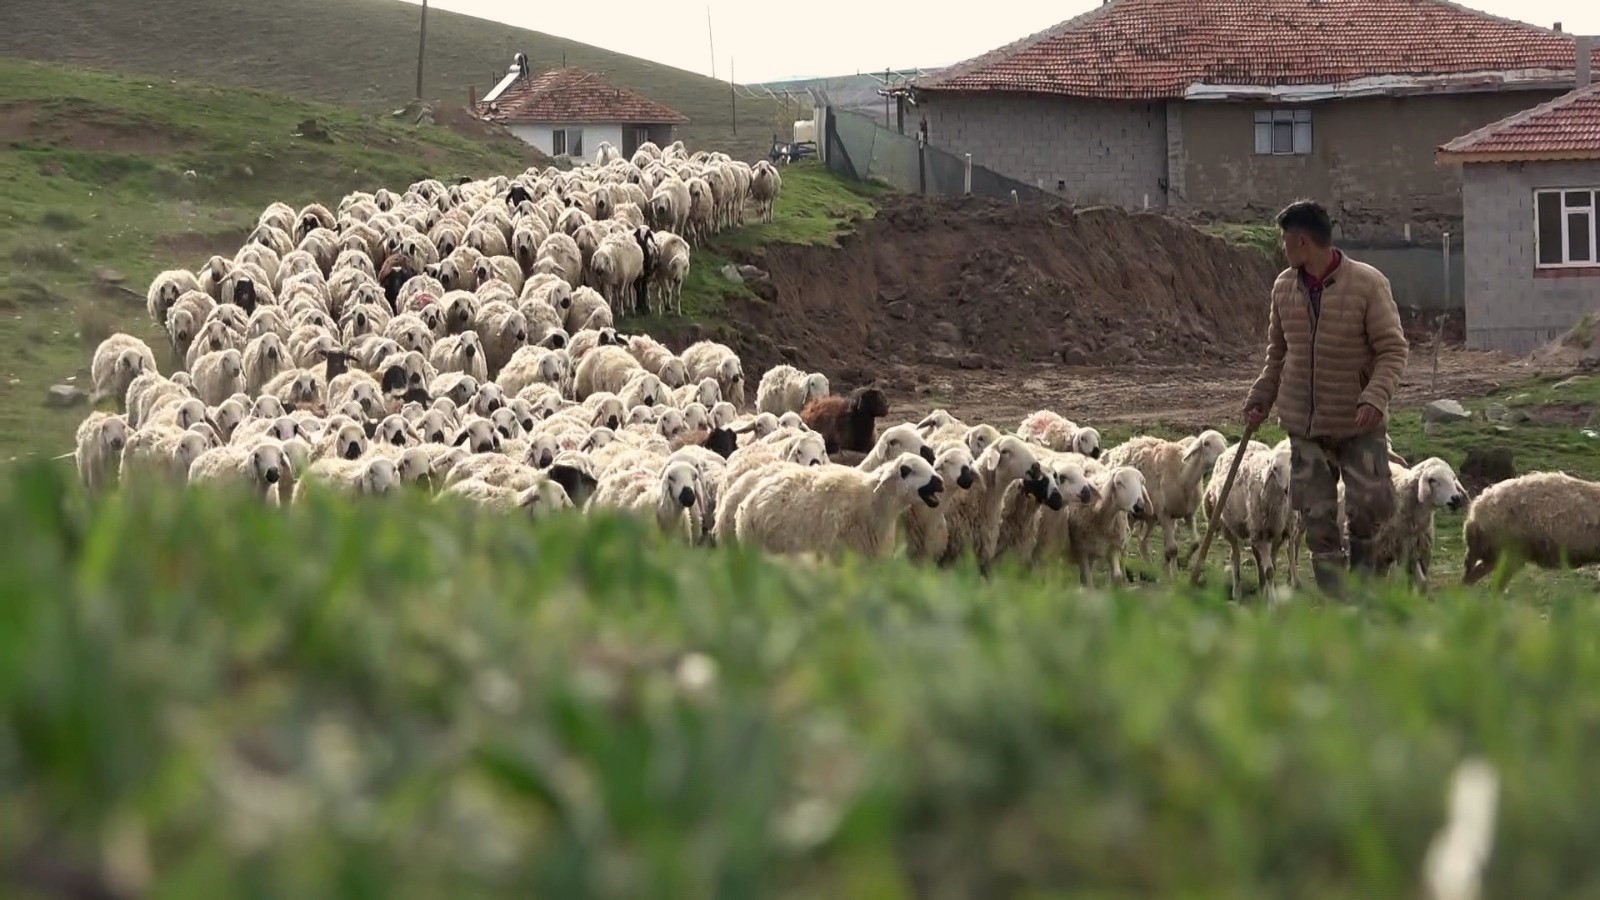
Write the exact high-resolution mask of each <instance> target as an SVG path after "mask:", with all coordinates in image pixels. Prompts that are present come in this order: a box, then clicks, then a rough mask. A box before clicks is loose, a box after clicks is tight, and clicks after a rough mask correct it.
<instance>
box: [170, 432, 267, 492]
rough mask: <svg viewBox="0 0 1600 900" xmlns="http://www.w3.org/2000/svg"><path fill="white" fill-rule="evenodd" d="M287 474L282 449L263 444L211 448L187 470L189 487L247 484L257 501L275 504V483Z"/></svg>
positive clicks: (265, 442) (198, 457)
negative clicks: (273, 502) (193, 485)
mask: <svg viewBox="0 0 1600 900" xmlns="http://www.w3.org/2000/svg"><path fill="white" fill-rule="evenodd" d="M288 471H289V463H288V460H287V458H286V457H285V455H284V450H283V445H282V444H280V443H278V442H277V441H273V440H263V441H260V442H258V443H256V444H254V445H252V446H248V447H241V446H234V445H229V446H224V447H213V448H211V449H210V450H207V451H206V452H204V453H202V454H200V455H199V456H197V457H195V460H194V463H193V464H191V465H190V466H189V483H190V484H241V485H243V484H248V485H250V486H251V487H252V488H253V489H254V491H255V495H256V497H257V498H259V499H261V500H263V501H269V502H270V501H273V500H279V501H280V502H281V498H280V496H279V494H278V492H277V486H278V483H279V482H280V481H281V480H283V479H284V478H285V476H286V475H287V473H288Z"/></svg>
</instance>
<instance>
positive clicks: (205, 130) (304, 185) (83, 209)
mask: <svg viewBox="0 0 1600 900" xmlns="http://www.w3.org/2000/svg"><path fill="white" fill-rule="evenodd" d="M312 118H314V119H316V120H317V121H318V122H320V123H322V125H323V126H324V127H325V128H326V129H327V130H328V131H329V132H330V134H331V136H332V142H331V143H323V142H321V141H317V140H310V139H305V138H301V137H297V136H296V134H295V131H296V128H297V126H298V125H299V124H300V123H301V122H302V121H304V120H306V119H312ZM525 153H526V149H525V148H524V147H523V145H522V144H520V142H517V141H515V140H512V141H506V142H492V143H485V142H474V141H471V140H468V139H466V138H464V137H461V136H458V135H456V134H454V133H452V132H450V131H448V130H446V129H443V128H438V127H431V126H413V125H403V124H399V123H397V122H395V121H394V120H392V119H388V118H386V117H372V116H365V115H362V114H359V113H355V112H350V111H346V110H341V109H337V108H335V107H331V106H324V105H321V104H314V103H307V102H304V101H300V100H294V99H290V98H287V97H283V96H279V95H274V94H267V93H261V92H257V91H250V90H240V89H233V88H229V89H220V88H213V87H209V86H204V85H197V84H192V83H186V82H170V81H164V80H151V79H144V78H124V77H121V76H113V75H105V74H100V73H92V72H87V71H82V70H72V69H64V68H60V67H56V66H50V65H42V64H38V63H31V62H26V61H22V60H16V59H4V60H0V376H3V377H0V462H4V461H7V460H9V459H11V458H13V457H28V456H32V455H40V454H43V455H55V454H57V453H61V452H64V451H66V450H70V449H71V435H72V433H73V430H74V429H75V428H76V426H77V422H78V421H79V420H81V419H82V417H83V410H82V409H81V408H80V409H69V410H60V411H58V410H48V409H43V408H41V405H40V404H41V401H42V400H43V399H44V396H45V391H46V389H47V388H48V387H49V386H50V385H51V384H53V383H56V382H61V381H64V380H67V379H70V378H75V379H76V383H77V384H79V385H81V386H83V387H84V388H85V389H86V390H87V389H88V387H89V384H88V378H87V367H88V362H89V356H90V354H91V353H92V352H93V350H94V347H95V345H96V344H98V342H99V341H100V340H102V339H104V338H105V337H106V336H107V335H108V334H111V333H112V332H115V331H127V332H129V333H131V334H134V335H137V336H139V337H140V338H142V339H144V340H145V341H146V342H148V343H149V344H150V345H151V347H152V348H153V349H155V350H156V352H157V359H158V362H159V363H160V364H161V365H162V367H163V371H166V370H168V368H169V367H170V366H171V365H172V362H173V361H172V360H171V359H170V358H169V357H168V347H169V345H168V342H167V340H166V338H165V336H164V334H163V333H162V332H161V331H160V330H159V329H158V328H157V327H156V326H155V324H154V323H153V322H151V321H150V320H149V317H148V315H147V314H146V312H145V309H144V293H145V289H146V287H147V286H148V285H149V283H150V279H151V278H153V277H154V276H155V275H156V273H157V272H159V271H161V270H163V269H167V268H179V267H187V268H191V269H192V268H196V267H198V266H200V265H201V264H202V263H204V262H205V260H206V258H207V257H209V256H210V255H211V254H212V253H222V254H224V255H227V256H232V255H233V253H234V252H235V251H236V250H237V249H238V247H239V245H240V244H241V243H242V242H243V240H244V237H245V236H246V234H247V233H248V230H249V228H250V227H251V226H252V225H253V223H254V221H255V219H256V217H257V216H258V215H259V214H260V212H261V210H262V209H263V208H265V207H266V206H267V205H268V204H269V203H271V202H272V201H273V200H283V201H284V202H287V203H290V204H292V205H300V204H304V203H307V202H310V201H312V200H321V201H324V202H336V201H337V200H338V198H339V197H341V196H343V195H344V194H345V193H347V192H349V191H351V190H356V189H368V190H371V189H375V188H377V187H380V186H384V185H387V186H390V187H401V188H403V187H404V186H405V185H408V184H411V183H412V182H413V181H416V180H417V179H419V178H423V177H427V176H434V177H439V178H444V179H450V178H454V177H455V176H456V175H460V174H475V175H477V174H485V173H494V172H518V171H521V170H522V168H524V165H525V162H524V159H525ZM111 272H115V273H117V274H118V275H119V276H120V277H121V278H122V279H123V281H122V285H121V287H120V288H119V287H107V286H105V285H103V284H102V283H101V279H100V278H99V277H97V273H102V274H109V273H111Z"/></svg>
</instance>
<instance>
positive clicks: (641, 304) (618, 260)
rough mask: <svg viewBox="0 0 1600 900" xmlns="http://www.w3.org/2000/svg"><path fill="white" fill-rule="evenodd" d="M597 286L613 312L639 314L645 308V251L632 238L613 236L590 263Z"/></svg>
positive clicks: (610, 236)
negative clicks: (616, 310)
mask: <svg viewBox="0 0 1600 900" xmlns="http://www.w3.org/2000/svg"><path fill="white" fill-rule="evenodd" d="M589 268H590V271H591V272H592V273H593V275H594V286H595V288H596V289H598V290H599V292H600V295H601V296H602V297H604V298H605V299H606V302H608V303H610V304H611V305H612V307H613V308H616V309H620V310H622V311H623V312H624V313H637V312H640V311H642V310H643V309H644V308H645V306H646V297H645V288H646V287H647V283H646V282H645V280H644V269H645V257H644V251H643V250H642V249H641V248H640V247H639V244H638V242H637V241H635V240H634V238H633V235H632V234H628V233H622V234H610V235H607V236H606V237H605V239H603V240H602V241H601V242H600V246H599V247H598V248H597V249H596V250H595V252H594V258H593V259H591V260H590V262H589Z"/></svg>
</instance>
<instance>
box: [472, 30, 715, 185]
mask: <svg viewBox="0 0 1600 900" xmlns="http://www.w3.org/2000/svg"><path fill="white" fill-rule="evenodd" d="M524 59H525V58H524V57H521V56H520V55H519V57H518V59H517V61H516V62H515V63H513V64H512V66H511V69H510V71H508V72H507V74H506V78H505V80H503V81H501V82H500V84H498V85H496V86H495V88H494V89H493V90H491V91H490V92H489V93H488V94H486V95H485V96H484V98H483V99H482V100H480V101H478V103H477V110H478V115H479V116H481V117H482V118H484V119H487V120H489V121H491V122H498V123H500V124H502V125H505V126H506V127H507V128H508V129H509V130H510V131H511V133H512V134H515V135H516V136H517V137H519V138H522V140H523V141H525V142H527V143H529V144H532V145H533V146H534V147H537V148H538V149H539V150H541V151H543V152H545V153H547V154H549V155H550V156H566V157H573V158H578V159H581V158H584V157H586V156H587V157H590V158H593V157H594V155H595V152H596V150H597V148H598V147H599V146H600V144H601V142H606V143H609V144H610V145H611V146H613V147H615V148H617V149H618V150H619V151H621V152H622V155H623V156H624V157H630V156H632V155H633V152H634V151H635V150H637V149H639V145H640V144H642V143H644V142H645V141H652V142H654V143H655V144H656V145H657V146H662V147H664V146H666V145H667V144H670V143H672V139H673V138H672V129H673V126H675V125H684V124H687V123H688V121H689V119H688V117H687V116H685V115H683V114H682V113H680V112H678V111H677V110H675V109H672V108H671V107H668V106H666V105H664V104H661V103H657V102H656V101H654V100H651V99H649V98H648V97H645V96H644V95H643V94H640V93H639V92H638V91H635V90H632V89H631V88H626V87H621V86H619V85H615V84H612V83H611V82H609V81H606V80H605V79H604V78H602V77H601V76H599V75H596V74H595V73H593V72H587V71H584V70H583V69H577V68H571V67H565V68H559V69H551V70H549V71H547V72H541V73H539V74H532V73H525V72H524Z"/></svg>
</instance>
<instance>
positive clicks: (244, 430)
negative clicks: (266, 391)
mask: <svg viewBox="0 0 1600 900" xmlns="http://www.w3.org/2000/svg"><path fill="white" fill-rule="evenodd" d="M301 434H302V430H301V428H300V423H299V422H298V421H296V420H295V418H294V417H293V416H273V417H272V418H260V419H249V420H247V421H245V422H241V423H240V424H239V427H238V428H235V429H234V430H233V434H232V435H230V436H229V438H228V443H230V444H252V443H255V442H256V441H257V440H259V439H260V438H263V437H268V438H272V439H273V440H276V441H287V440H289V439H290V438H294V437H299V436H301Z"/></svg>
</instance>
